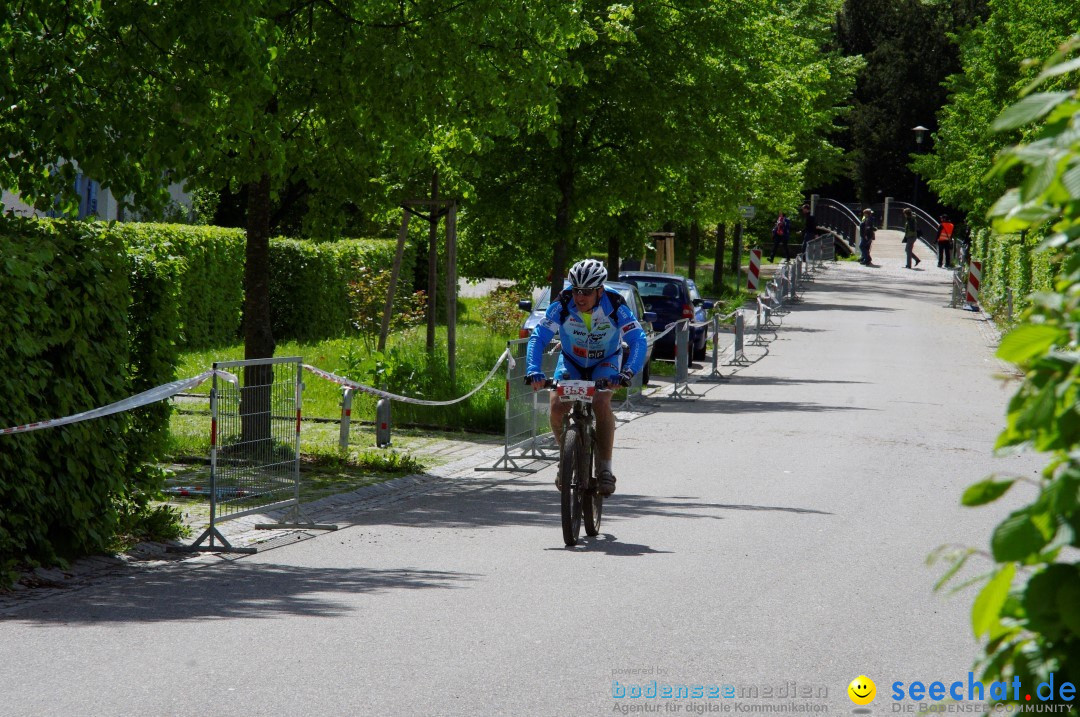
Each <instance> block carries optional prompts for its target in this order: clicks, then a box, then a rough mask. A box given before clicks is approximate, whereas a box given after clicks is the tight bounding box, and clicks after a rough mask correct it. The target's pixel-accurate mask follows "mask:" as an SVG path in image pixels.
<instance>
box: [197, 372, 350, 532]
mask: <svg viewBox="0 0 1080 717" xmlns="http://www.w3.org/2000/svg"><path fill="white" fill-rule="evenodd" d="M302 364H303V361H302V359H301V358H299V357H295V356H294V357H287V358H272V359H254V360H247V361H222V362H218V363H215V364H214V365H213V370H214V371H215V374H214V378H213V386H212V388H211V389H210V525H209V526H208V527H207V528H206V530H204V531H203V533H202V534H201V535H200V536H199V537H198V539H196V541H195V542H194V543H193V544H192V545H191V546H190V547H189V548H187V550H208V551H214V552H219V551H223V550H224V551H232V552H244V553H254V552H256V550H255V548H237V547H233V546H232V545H231V544H230V543H229V541H228V540H226V539H225V536H224V535H222V534H221V532H220V531H219V530H218V528H217V525H218V524H219V523H222V522H224V521H226V520H232V519H234V518H239V517H241V516H244V515H250V514H252V513H262V512H265V511H267V510H273V509H279V508H291V509H292V510H291V511H290V512H289V514H288V515H289V518H290V520H286V521H283V522H281V523H271V524H263V525H256V526H255V527H256V528H262V529H271V528H305V529H316V530H336V529H337V526H332V525H316V524H314V523H311V522H304V523H302V522H300V519H301V517H302V513H301V511H300V419H301V404H302V394H303V386H304V384H303V382H302V381H301V371H302ZM220 369H234V370H235V369H243V370H242V371H236V374H237V379H238V381H237V383H236V384H235V385H234V384H233V383H231V382H229V381H219V380H218V374H217V373H216V372H217V371H218V370H220ZM204 540H205V541H208V544H207V545H203V541H204ZM215 541H220V542H221V546H216V545H215Z"/></svg>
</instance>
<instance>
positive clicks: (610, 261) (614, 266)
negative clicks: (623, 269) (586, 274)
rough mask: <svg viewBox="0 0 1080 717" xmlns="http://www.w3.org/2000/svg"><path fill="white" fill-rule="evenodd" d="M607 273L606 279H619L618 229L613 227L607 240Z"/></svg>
mask: <svg viewBox="0 0 1080 717" xmlns="http://www.w3.org/2000/svg"><path fill="white" fill-rule="evenodd" d="M607 275H608V281H618V280H619V230H618V229H615V230H613V231H612V232H611V234H609V235H608V240H607Z"/></svg>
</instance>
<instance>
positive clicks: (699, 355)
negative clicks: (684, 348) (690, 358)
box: [694, 331, 709, 361]
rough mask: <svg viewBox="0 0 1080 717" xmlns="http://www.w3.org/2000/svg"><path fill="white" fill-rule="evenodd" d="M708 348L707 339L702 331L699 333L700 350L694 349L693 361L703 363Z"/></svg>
mask: <svg viewBox="0 0 1080 717" xmlns="http://www.w3.org/2000/svg"><path fill="white" fill-rule="evenodd" d="M708 347H709V339H708V337H707V336H706V335H705V332H704V331H702V332H701V348H697V347H695V348H694V360H695V361H704V360H705V353H706V351H707V349H708Z"/></svg>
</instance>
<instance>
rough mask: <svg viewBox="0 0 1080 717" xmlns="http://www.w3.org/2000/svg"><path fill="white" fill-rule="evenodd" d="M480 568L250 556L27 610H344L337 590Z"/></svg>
mask: <svg viewBox="0 0 1080 717" xmlns="http://www.w3.org/2000/svg"><path fill="white" fill-rule="evenodd" d="M477 577H478V576H476V575H470V574H466V573H455V572H444V571H439V570H407V569H393V570H372V569H367V568H313V567H306V566H305V567H301V566H292V565H274V564H269V565H268V564H265V563H254V562H248V561H243V560H240V561H234V562H230V563H227V564H216V565H207V566H202V567H200V568H195V569H192V568H187V567H178V568H177V569H174V570H162V571H155V572H153V573H150V574H146V575H144V576H143V577H142V579H140V580H135V581H132V580H118V581H114V582H112V583H110V584H108V585H107V586H104V587H101V588H97V589H94V590H92V591H88V592H86V593H83V594H81V595H80V594H74V595H72V596H71V598H70V599H67V600H64V601H56V602H51V603H47V604H43V605H41V606H39V607H37V608H36V609H34V610H33V611H29V610H27V611H24V612H23V613H22V615H19V616H17V617H15V618H14V619H17V620H24V621H31V622H35V623H41V624H45V625H49V624H58V625H70V624H72V623H75V624H86V623H120V622H165V621H173V620H206V619H214V620H218V619H232V618H249V619H260V618H275V617H279V616H282V615H299V616H305V617H338V616H341V615H345V614H348V613H352V612H354V611H355V610H354V608H351V607H346V606H345V605H344V603H339V602H336V601H335V600H334V599H333V597H332V596H333V595H334V594H336V593H340V594H342V595H355V594H357V593H376V592H383V591H387V590H419V589H428V588H441V589H446V588H455V587H464V586H465V585H466V584H467V583H468V582H470V581H472V580H475V579H476V578H477Z"/></svg>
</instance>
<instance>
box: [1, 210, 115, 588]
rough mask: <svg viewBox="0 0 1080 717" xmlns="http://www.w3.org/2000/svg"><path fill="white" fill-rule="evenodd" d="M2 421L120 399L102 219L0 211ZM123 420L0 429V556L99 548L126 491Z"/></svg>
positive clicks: (111, 258) (54, 556)
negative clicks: (91, 220) (12, 431)
mask: <svg viewBox="0 0 1080 717" xmlns="http://www.w3.org/2000/svg"><path fill="white" fill-rule="evenodd" d="M0 257H3V260H2V271H3V273H4V277H5V280H4V291H3V292H0V333H2V334H3V335H4V336H5V337H6V340H5V347H6V348H5V351H4V364H5V367H4V368H5V370H4V372H3V376H2V377H0V406H2V414H0V424H3V427H7V426H11V425H16V424H22V423H29V422H32V421H39V420H43V419H46V418H57V417H62V416H67V415H70V414H74V413H79V412H81V411H86V410H89V409H91V408H95V407H98V406H103V405H106V404H109V403H112V402H114V401H117V400H119V399H121V398H123V397H124V396H126V395H127V394H128V392H129V389H130V384H129V382H128V380H127V369H128V350H129V337H128V334H127V325H128V317H127V311H128V305H129V302H130V293H129V284H128V269H129V266H128V263H127V257H126V255H125V252H124V250H123V247H122V245H121V244H120V240H119V237H118V236H117V235H116V234H115V233H113V232H111V231H109V229H108V227H107V225H105V224H88V223H79V222H52V221H32V220H26V219H18V218H12V217H0ZM130 421H131V417H130V416H129V415H127V414H117V415H113V416H109V417H106V418H99V419H96V420H93V421H84V422H82V423H76V424H72V425H68V426H63V427H60V428H49V429H44V430H39V431H35V432H31V433H23V434H13V435H6V436H0V556H5V557H4V558H3V562H4V563H5V564H4V565H0V568H4V569H6V570H5V572H6V571H7V570H10V568H11V567H12V564H13V563H14V561H15V560H16V559H21V560H24V561H32V562H40V563H54V562H57V561H60V560H63V559H65V558H70V557H73V556H76V555H81V554H86V553H91V552H95V551H99V550H103V549H104V548H105V547H106V545H107V544H108V543H109V541H110V539H111V537H112V536H113V534H114V533H115V531H116V528H117V525H118V512H117V508H116V504H117V502H118V501H120V500H123V499H124V498H125V496H126V495H127V493H128V492H129V486H127V485H126V484H125V475H126V473H127V471H128V469H129V468H130V466H131V461H132V452H131V446H132V444H131V443H129V442H128V441H129V431H128V427H129V425H130Z"/></svg>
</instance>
